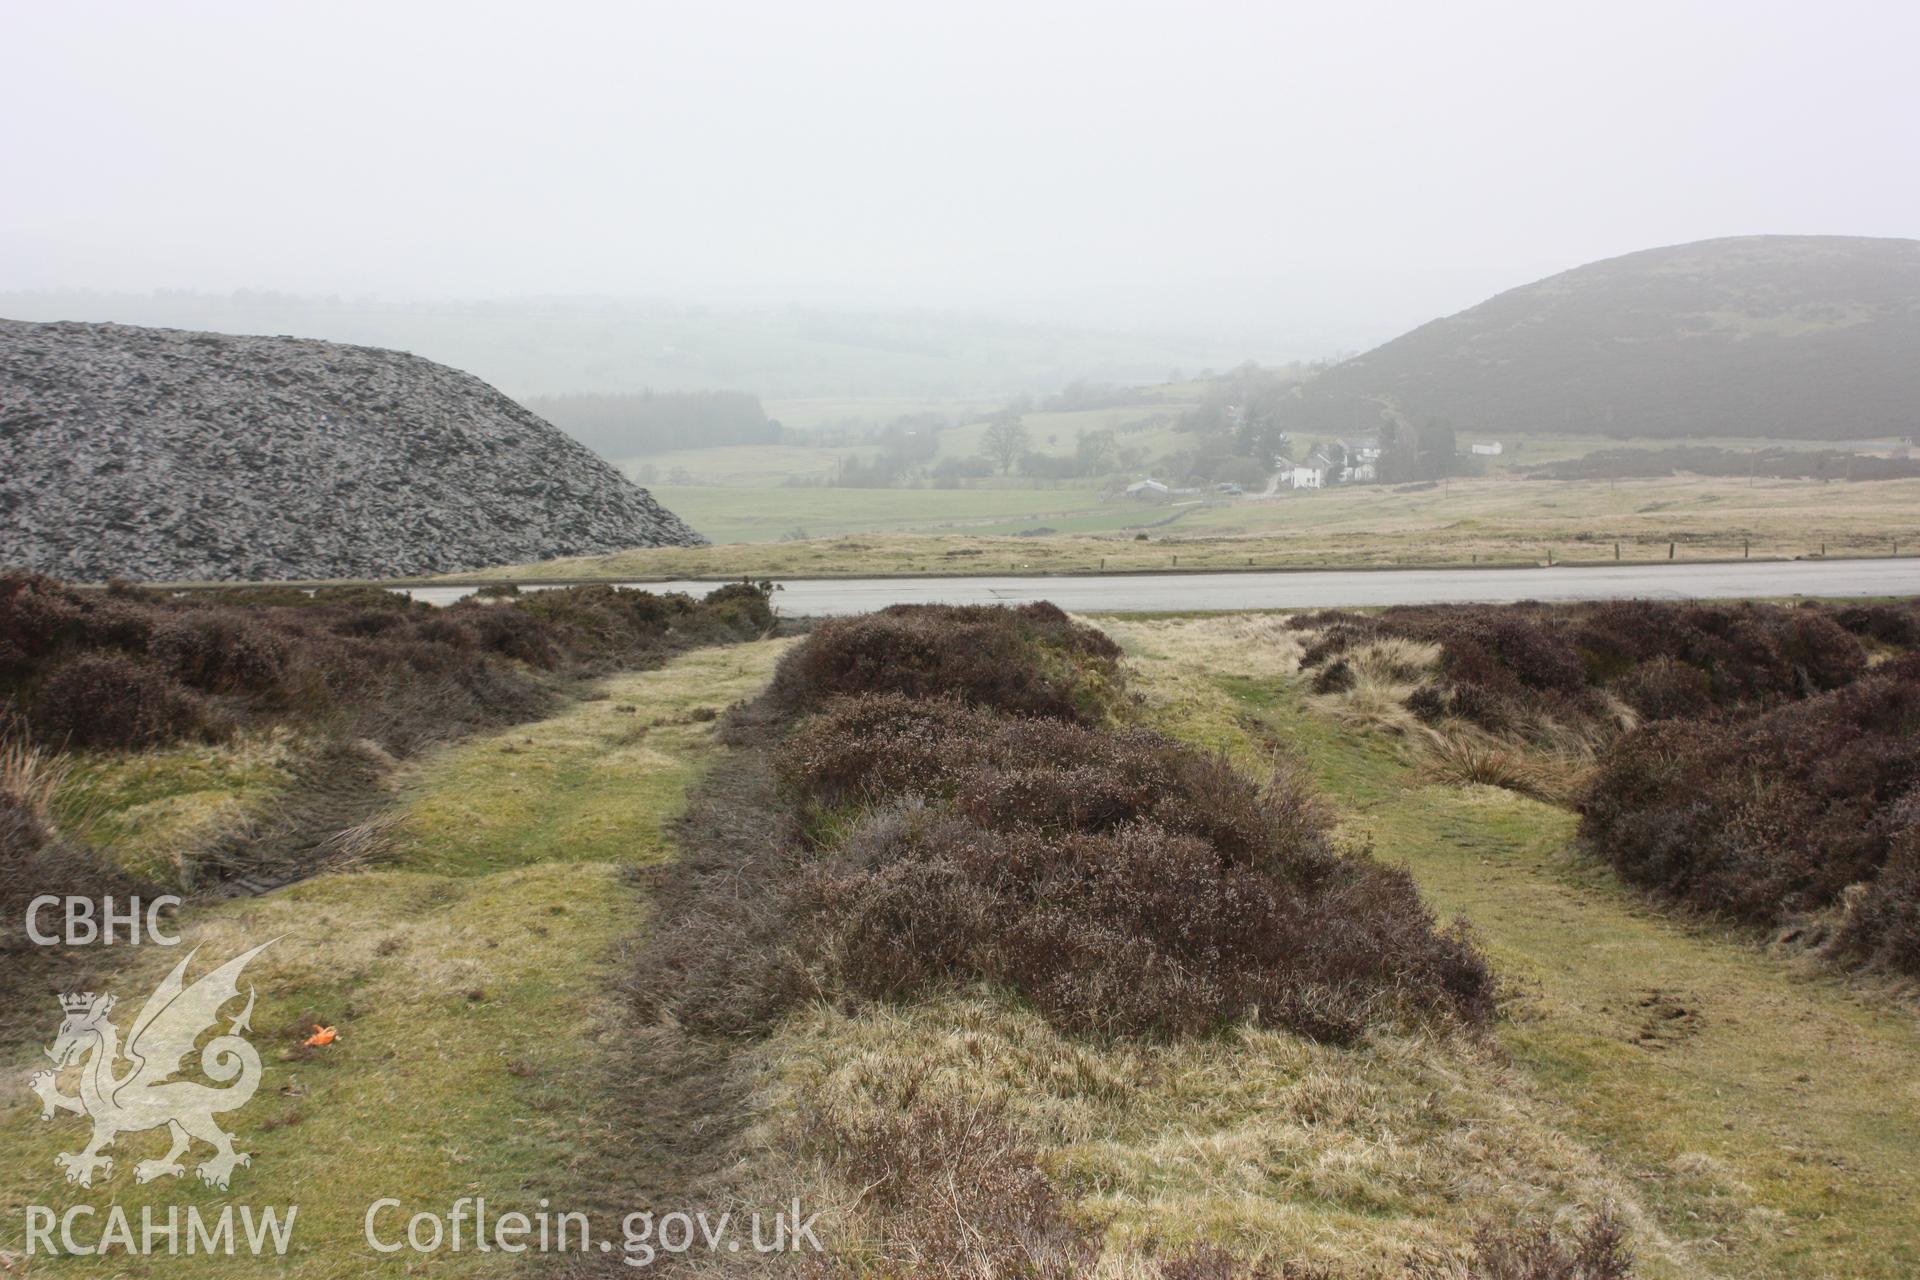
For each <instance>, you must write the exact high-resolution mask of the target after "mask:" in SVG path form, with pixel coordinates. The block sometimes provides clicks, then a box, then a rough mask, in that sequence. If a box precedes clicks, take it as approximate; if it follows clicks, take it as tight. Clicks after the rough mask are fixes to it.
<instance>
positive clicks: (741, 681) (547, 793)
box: [0, 642, 781, 1277]
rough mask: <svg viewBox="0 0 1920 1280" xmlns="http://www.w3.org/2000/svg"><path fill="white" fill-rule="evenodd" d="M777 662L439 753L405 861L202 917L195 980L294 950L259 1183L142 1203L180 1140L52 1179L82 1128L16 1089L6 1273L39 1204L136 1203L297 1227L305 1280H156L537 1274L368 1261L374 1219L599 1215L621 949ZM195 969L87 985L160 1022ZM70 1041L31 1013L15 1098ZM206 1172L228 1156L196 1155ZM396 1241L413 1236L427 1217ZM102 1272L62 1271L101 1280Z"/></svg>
mask: <svg viewBox="0 0 1920 1280" xmlns="http://www.w3.org/2000/svg"><path fill="white" fill-rule="evenodd" d="M780 648H781V645H780V643H779V642H768V643H765V644H758V645H740V646H733V647H727V648H720V649H701V650H695V651H692V652H690V653H687V654H685V655H682V656H680V657H678V658H675V659H673V660H672V661H671V662H669V663H668V664H667V665H665V666H663V667H661V668H659V669H657V670H653V671H649V672H645V673H641V674H636V675H623V676H615V677H612V678H609V679H606V680H604V681H601V682H598V683H597V685H596V686H594V687H593V688H591V689H589V690H588V691H587V694H586V696H585V697H583V698H581V699H579V700H576V701H572V702H570V703H569V704H568V705H567V706H565V707H564V708H563V709H562V710H560V711H559V712H558V713H557V714H556V715H554V716H552V717H551V718H549V719H546V720H543V721H539V722H536V723H532V724H527V725H521V726H516V727H514V728H511V729H508V730H505V731H502V732H498V733H492V734H486V735H483V736H478V737H474V738H472V739H469V740H467V741H464V742H462V743H460V744H459V745H456V746H453V747H449V748H446V749H443V750H440V751H437V752H434V753H431V754H429V755H428V756H427V757H425V758H424V759H423V760H422V761H421V762H420V763H419V764H418V765H417V766H416V767H413V768H411V769H409V770H408V771H407V772H405V773H404V774H402V775H401V776H400V777H399V778H397V779H396V783H397V790H396V792H395V794H394V796H393V800H392V804H391V806H390V808H389V810H388V811H387V812H386V813H385V814H384V815H383V818H384V820H386V821H387V822H389V823H390V824H391V827H390V830H391V842H390V845H389V847H388V848H387V850H386V852H385V853H384V854H382V856H380V857H379V858H378V859H377V860H376V861H375V862H373V863H372V864H371V865H368V866H366V867H364V868H362V869H360V870H358V871H353V872H341V873H333V874H326V875H321V876H318V877H315V878H314V879H311V880H308V881H306V882H304V883H301V884H298V885H294V886H292V887H290V888H287V889H284V890H281V891H279V892H276V893H273V894H270V895H268V896H266V897H261V898H253V899H242V900H234V901H228V902H218V903H193V904H190V905H189V906H188V907H187V908H186V909H184V911H183V918H182V926H183V927H182V928H181V929H180V932H181V934H182V935H183V938H184V943H185V946H186V947H196V946H197V947H200V948H202V950H201V953H200V954H201V958H200V959H199V960H198V961H196V964H195V967H194V973H195V974H197V973H199V972H201V971H202V969H203V968H204V967H205V966H207V965H208V964H209V963H213V962H219V961H224V960H225V959H227V958H229V957H230V956H232V955H234V954H237V953H238V952H240V951H242V950H244V949H246V948H247V947H250V946H253V945H257V944H258V943H260V942H263V941H265V940H267V939H269V938H277V939H278V941H277V942H275V943H274V944H273V946H272V947H270V948H269V949H268V950H267V951H266V952H265V953H263V954H262V955H261V957H260V958H259V959H258V960H256V961H255V962H254V964H253V965H252V966H251V967H250V968H249V969H248V971H247V979H248V981H250V982H252V983H256V984H257V985H258V991H259V998H258V1005H257V1007H256V1008H255V1011H254V1015H253V1028H254V1035H253V1037H252V1038H253V1041H254V1043H255V1044H256V1046H257V1047H258V1048H259V1050H260V1053H261V1057H262V1059H263V1060H264V1061H265V1064H266V1070H265V1074H264V1078H263V1080H262V1083H261V1086H260V1089H259V1092H258V1094H257V1095H256V1096H255V1098H254V1099H253V1101H252V1102H251V1103H249V1104H248V1105H247V1106H246V1107H245V1108H244V1109H242V1110H240V1111H239V1112H236V1113H234V1114H233V1115H230V1116H227V1117H225V1118H224V1123H225V1124H226V1126H227V1127H228V1128H230V1129H231V1130H233V1131H234V1132H235V1133H236V1135H237V1139H238V1141H237V1146H238V1147H239V1149H241V1150H243V1151H248V1152H250V1153H251V1154H252V1155H253V1163H252V1166H251V1167H249V1168H244V1169H241V1170H239V1171H238V1172H237V1173H236V1175H235V1177H234V1181H233V1185H232V1190H231V1191H230V1192H219V1191H215V1190H212V1189H210V1188H208V1187H205V1186H203V1185H201V1184H200V1183H199V1182H197V1181H196V1180H194V1178H193V1174H192V1170H191V1168H189V1171H188V1174H187V1177H186V1178H185V1179H184V1180H182V1181H180V1182H174V1181H171V1180H164V1179H163V1180H162V1181H159V1182H156V1183H152V1184H148V1185H145V1186H139V1185H136V1184H135V1183H134V1181H133V1177H132V1173H131V1166H132V1165H133V1163H134V1162H135V1161H136V1160H137V1159H142V1158H147V1157H150V1156H157V1155H158V1154H160V1152H161V1150H162V1149H163V1148H164V1146H165V1139H164V1135H161V1134H156V1133H147V1134H142V1135H128V1136H126V1137H124V1138H123V1139H122V1140H121V1141H120V1142H119V1143H118V1144H116V1146H115V1148H113V1150H112V1151H111V1154H113V1155H115V1156H116V1158H117V1165H116V1169H115V1171H114V1174H113V1177H112V1178H111V1179H110V1180H108V1181H107V1182H106V1183H105V1185H104V1186H103V1185H96V1186H95V1187H94V1188H92V1189H91V1191H89V1190H84V1189H81V1188H77V1187H73V1186H69V1185H68V1184H66V1183H65V1182H63V1181H62V1180H61V1175H60V1173H59V1171H58V1170H56V1169H55V1167H54V1164H53V1157H54V1155H55V1153H56V1152H60V1151H71V1150H76V1149H78V1147H79V1146H80V1145H82V1143H84V1141H85V1136H84V1135H85V1130H84V1128H83V1126H82V1125H81V1122H80V1121H79V1120H77V1119H76V1118H74V1117H71V1116H64V1117H63V1118H62V1119H61V1121H59V1122H57V1123H48V1124H42V1123H41V1122H40V1121H39V1120H38V1113H39V1104H38V1102H37V1101H36V1100H35V1099H34V1098H33V1097H32V1096H31V1095H29V1094H28V1093H26V1091H25V1090H23V1089H10V1090H8V1091H7V1093H6V1094H5V1096H4V1103H3V1104H0V1131H3V1132H4V1133H5V1134H6V1135H7V1142H6V1145H5V1146H4V1148H0V1208H4V1214H0V1222H3V1223H4V1225H0V1249H11V1250H18V1249H19V1248H20V1246H21V1227H22V1222H23V1218H22V1214H23V1211H24V1206H25V1205H28V1204H40V1205H47V1206H51V1207H53V1208H55V1209H56V1210H64V1209H65V1208H66V1207H67V1206H69V1205H73V1204H80V1203H90V1204H96V1205H104V1204H105V1203H106V1202H107V1201H108V1200H112V1201H114V1202H116V1203H118V1204H120V1205H122V1206H124V1207H126V1208H127V1210H128V1211H129V1212H130V1213H133V1214H135V1215H136V1219H135V1220H136V1222H137V1220H138V1219H137V1214H138V1212H139V1210H140V1208H141V1207H142V1206H147V1205H151V1206H154V1207H155V1209H156V1210H157V1211H158V1212H159V1213H161V1214H162V1216H163V1217H164V1214H165V1212H166V1209H167V1207H168V1206H170V1205H182V1206H184V1205H193V1206H196V1207H198V1208H200V1209H201V1211H202V1212H203V1213H209V1212H212V1213H217V1212H218V1210H219V1208H220V1207H221V1206H222V1205H226V1204H231V1203H244V1204H250V1205H284V1204H297V1205H298V1206H299V1219H298V1224H297V1228H296V1231H295V1233H294V1246H293V1248H292V1250H291V1251H290V1252H289V1254H288V1256H287V1258H286V1259H285V1263H284V1266H283V1267H282V1266H280V1265H278V1264H267V1263H262V1262H256V1261H254V1260H252V1259H247V1258H237V1259H222V1258H216V1259H211V1260H209V1259H207V1258H205V1257H196V1258H191V1259H189V1258H179V1259H175V1260H171V1261H169V1260H164V1259H152V1260H148V1261H145V1262H143V1263H140V1264H139V1267H140V1270H139V1271H138V1274H143V1275H145V1274H152V1275H175V1274H177V1275H204V1274H234V1275H259V1274H268V1273H272V1274H283V1275H288V1276H296V1277H333V1276H339V1277H348V1276H353V1277H358V1276H364V1275H370V1274H389V1273H390V1274H395V1275H404V1274H417V1273H419V1272H420V1269H421V1267H422V1266H427V1267H428V1268H429V1269H430V1270H431V1271H432V1272H434V1273H436V1274H457V1275H490V1274H503V1273H506V1272H508V1271H514V1270H517V1269H518V1267H519V1264H518V1263H516V1261H515V1260H513V1259H510V1258H506V1257H503V1256H502V1255H500V1254H498V1253H495V1254H492V1255H479V1254H475V1253H472V1252H468V1253H465V1254H461V1255H457V1256H455V1255H443V1256H442V1257H441V1258H440V1259H439V1260H437V1261H432V1260H423V1259H421V1258H419V1257H418V1256H415V1255H411V1254H407V1253H402V1254H398V1255H394V1256H393V1257H391V1258H383V1257H377V1256H375V1255H374V1254H373V1253H372V1252H371V1251H370V1250H369V1249H368V1248H367V1247H366V1246H365V1245H364V1243H363V1242H362V1234H361V1233H362V1217H363V1214H364V1213H365V1211H366V1209H367V1206H368V1205H369V1204H370V1203H372V1202H373V1201H374V1200H375V1199H378V1198H380V1197H382V1196H393V1197H397V1198H400V1199H401V1200H403V1201H404V1202H405V1204H406V1206H407V1208H406V1210H405V1213H412V1212H415V1211H417V1210H422V1209H425V1210H432V1211H434V1212H439V1213H444V1212H445V1211H446V1209H447V1207H448V1206H450V1205H451V1204H452V1203H453V1201H454V1200H455V1199H457V1198H459V1197H461V1196H472V1195H484V1196H486V1197H487V1198H488V1199H489V1201H490V1203H492V1204H493V1205H495V1206H496V1211H505V1210H507V1209H509V1208H511V1209H521V1210H526V1211H528V1212H532V1211H533V1210H534V1209H535V1206H536V1202H537V1201H538V1200H539V1198H540V1197H542V1196H545V1197H549V1198H550V1199H551V1200H552V1202H553V1203H554V1204H555V1205H556V1206H578V1207H585V1208H593V1207H596V1206H598V1204H599V1200H598V1197H599V1196H600V1195H601V1188H602V1187H603V1186H604V1185H606V1183H607V1178H606V1176H605V1175H606V1172H607V1169H606V1165H605V1164H604V1159H605V1154H604V1153H605V1152H606V1151H607V1150H609V1149H610V1148H614V1147H617V1145H618V1142H619V1137H618V1134H617V1132H615V1130H616V1129H617V1126H618V1122H619V1116H618V1115H617V1113H616V1108H614V1107H613V1105H612V1104H611V1103H610V1102H609V1101H608V1099H609V1098H610V1093H609V1081H608V1079H607V1077H606V1071H607V1064H608V1060H609V1054H608V1052H607V1049H606V1046H605V1043H604V1041H603V1040H602V1037H603V1036H604V1035H606V1033H607V1031H608V1029H609V1027H610V1025H611V1023H612V1021H613V1020H612V1018H611V1016H610V1006H611V1005H612V1003H613V999H614V997H613V996H612V994H611V991H612V985H613V976H614V971H615V968H616V964H617V954H616V952H617V947H618V944H619V943H620V942H621V940H623V939H624V938H626V937H628V936H629V935H630V934H631V933H632V931H633V929H634V928H635V926H636V922H637V920H638V919H639V918H640V916H641V914H642V913H643V912H644V910H645V903H644V898H643V897H642V895H641V894H640V892H639V890H638V888H637V886H636V884H635V882H634V880H633V878H632V874H631V873H632V871H633V869H634V868H637V867H644V866H646V865H649V864H651V863H655V862H657V861H659V860H660V859H661V858H662V857H664V856H666V851H667V848H668V836H667V834H666V833H667V831H668V830H669V826H670V824H671V822H672V821H673V819H674V818H675V817H676V816H677V814H678V812H679V809H680V806H681V805H682V804H683V803H684V798H685V792H686V788H687V786H688V784H689V783H690V782H691V781H692V780H693V779H694V778H696V777H697V776H699V774H700V773H701V771H702V770H703V769H704V768H705V767H706V765H707V762H708V761H709V759H710V758H711V756H712V755H713V751H714V747H713V743H712V738H711V727H712V726H711V720H710V718H709V717H708V716H707V712H708V711H709V710H712V709H717V708H719V707H721V706H724V705H726V703H727V702H729V701H731V700H733V699H736V698H739V697H742V696H745V695H747V694H749V693H750V692H752V691H753V690H754V689H756V688H757V687H758V686H759V684H760V683H762V682H763V681H764V679H765V677H766V674H767V672H768V670H769V669H770V667H771V664H772V661H773V659H774V657H775V656H776V654H777V652H778V650H779V649H780ZM122 821H124V822H128V823H132V822H133V821H134V820H133V819H132V818H127V817H125V816H124V815H123V818H122ZM183 954H184V950H178V951H176V950H174V949H171V948H160V947H144V948H140V949H137V950H131V949H124V948H122V949H115V950H111V951H89V952H85V953H82V960H83V961H84V966H85V967H84V969H82V970H81V971H78V972H69V973H68V974H67V975H65V976H66V978H67V979H68V981H67V983H65V984H63V985H71V986H73V987H75V989H80V988H82V987H84V988H85V989H92V990H109V991H113V992H115V993H117V994H118V995H119V996H120V997H121V999H122V1000H123V1001H125V1002H137V1001H138V1000H140V999H141V998H142V997H143V996H144V995H145V993H146V992H147V991H149V990H151V989H152V987H153V985H154V984H155V983H156V982H157V980H158V979H159V978H160V976H161V975H163V974H164V973H165V971H166V970H167V969H168V968H170V967H171V966H172V965H173V964H174V963H176V962H177V961H178V960H179V958H180V956H181V955H183ZM58 1021H59V1010H58V1008H57V1007H56V1005H55V1003H54V1001H53V999H52V997H51V996H48V997H47V998H46V999H45V1001H44V1002H43V1003H42V1002H35V1003H33V1004H31V1005H28V1006H24V1007H19V1008H12V1009H8V1010H7V1011H6V1015H5V1023H4V1039H3V1040H0V1043H3V1044H4V1045H5V1048H4V1050H0V1052H4V1055H5V1059H6V1064H5V1065H6V1069H7V1072H8V1074H9V1077H10V1078H15V1079H18V1078H23V1077H24V1075H25V1074H26V1072H27V1071H28V1070H29V1069H31V1068H33V1067H34V1065H35V1063H36V1061H38V1063H39V1065H41V1066H44V1065H45V1063H44V1060H43V1059H40V1057H39V1049H40V1047H42V1046H43V1045H44V1044H46V1043H50V1042H51V1040H52V1035H53V1031H54V1029H55V1027H56V1026H57V1024H58ZM315 1023H322V1024H325V1025H330V1026H334V1027H336V1028H337V1030H338V1034H339V1038H338V1040H337V1041H336V1042H335V1043H333V1044H331V1045H327V1046H325V1047H317V1048H309V1047H305V1046H304V1045H303V1044H302V1041H303V1040H304V1039H305V1038H306V1037H307V1036H309V1035H310V1034H311V1032H312V1030H313V1024H315ZM201 1158H204V1148H198V1149H196V1150H195V1152H194V1153H193V1155H192V1156H191V1157H190V1159H201ZM388 1225H395V1226H396V1228H397V1230H404V1225H405V1217H404V1215H403V1216H401V1217H399V1218H397V1219H394V1220H393V1222H392V1223H390V1224H388ZM389 1234H393V1233H389ZM89 1265H90V1263H89V1262H87V1261H76V1262H69V1263H64V1264H62V1263H54V1264H50V1265H48V1266H47V1270H48V1271H49V1273H51V1274H59V1273H60V1271H59V1270H58V1268H60V1267H62V1266H64V1267H67V1268H69V1269H71V1270H72V1272H73V1273H74V1274H98V1272H93V1271H87V1270H86V1268H87V1267H88V1266H89ZM40 1266H41V1263H40V1261H38V1260H36V1261H35V1274H38V1273H39V1269H40Z"/></svg>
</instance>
